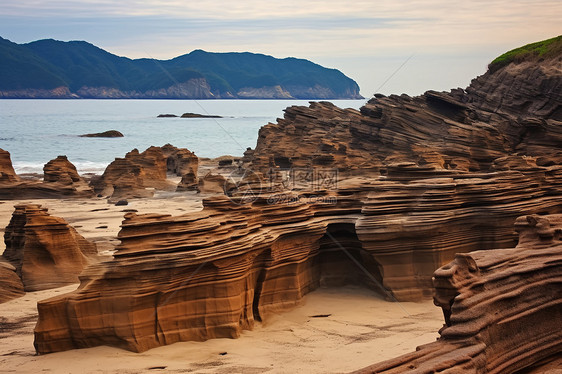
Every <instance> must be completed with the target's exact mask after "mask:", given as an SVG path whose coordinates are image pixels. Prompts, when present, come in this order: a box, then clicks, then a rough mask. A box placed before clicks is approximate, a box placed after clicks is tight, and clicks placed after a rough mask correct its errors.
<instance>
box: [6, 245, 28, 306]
mask: <svg viewBox="0 0 562 374" xmlns="http://www.w3.org/2000/svg"><path fill="white" fill-rule="evenodd" d="M24 294H25V291H24V290H23V283H22V282H21V279H20V277H19V276H18V275H17V274H16V268H15V267H14V266H13V265H12V264H10V263H9V262H7V261H6V260H5V259H4V258H3V257H2V256H0V303H4V302H6V301H9V300H12V299H15V298H18V297H20V296H23V295H24Z"/></svg>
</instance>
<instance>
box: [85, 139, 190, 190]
mask: <svg viewBox="0 0 562 374" xmlns="http://www.w3.org/2000/svg"><path fill="white" fill-rule="evenodd" d="M198 164H199V159H198V158H197V156H195V154H194V153H193V152H190V151H189V150H187V149H185V148H176V147H174V146H172V145H170V144H166V145H165V146H163V147H149V148H148V149H146V150H145V151H144V152H142V153H140V152H139V151H138V150H137V149H134V150H132V151H131V152H129V153H127V154H126V155H125V157H124V158H116V159H115V161H113V162H112V163H111V164H109V165H108V167H107V168H106V169H105V171H104V173H103V175H102V176H101V177H100V178H96V179H94V180H92V185H93V186H94V189H95V191H96V193H98V194H102V195H106V196H111V200H112V201H113V200H115V201H117V200H119V199H123V198H135V197H150V196H152V195H153V194H154V189H158V190H174V189H175V188H176V186H175V185H174V184H173V183H172V182H170V181H168V180H167V173H168V172H169V173H173V174H176V175H178V176H181V177H182V180H181V182H180V184H179V186H178V187H179V189H180V190H194V189H196V188H197V170H198ZM147 188H150V189H147Z"/></svg>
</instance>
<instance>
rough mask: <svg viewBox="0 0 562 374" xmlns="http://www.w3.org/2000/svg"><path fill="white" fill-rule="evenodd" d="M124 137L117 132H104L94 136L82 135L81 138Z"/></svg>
mask: <svg viewBox="0 0 562 374" xmlns="http://www.w3.org/2000/svg"><path fill="white" fill-rule="evenodd" d="M123 136H124V135H123V134H122V133H121V132H119V131H117V130H108V131H104V132H96V133H93V134H84V135H80V137H81V138H122V137H123Z"/></svg>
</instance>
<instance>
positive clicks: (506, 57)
mask: <svg viewBox="0 0 562 374" xmlns="http://www.w3.org/2000/svg"><path fill="white" fill-rule="evenodd" d="M556 55H562V35H559V36H557V37H554V38H551V39H547V40H543V41H540V42H536V43H531V44H527V45H524V46H523V47H519V48H515V49H513V50H511V51H509V52H506V53H504V54H503V55H501V56H499V57H498V58H496V59H495V60H494V61H492V62H491V63H490V65H488V69H489V70H490V71H491V72H493V71H496V70H498V69H500V68H502V67H504V66H507V65H509V64H510V63H512V62H522V61H525V60H529V59H532V58H536V57H538V58H548V57H553V56H556Z"/></svg>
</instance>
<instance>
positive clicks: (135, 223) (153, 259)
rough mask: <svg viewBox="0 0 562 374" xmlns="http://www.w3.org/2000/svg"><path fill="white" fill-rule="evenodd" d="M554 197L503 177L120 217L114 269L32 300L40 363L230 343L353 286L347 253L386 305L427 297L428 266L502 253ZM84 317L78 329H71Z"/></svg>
mask: <svg viewBox="0 0 562 374" xmlns="http://www.w3.org/2000/svg"><path fill="white" fill-rule="evenodd" d="M548 171H549V169H544V172H548ZM557 180H560V179H559V177H558V178H557ZM515 183H517V188H513V186H514V184H515ZM490 191H495V193H494V194H490ZM514 193H518V194H519V195H517V196H515V195H514ZM560 197H561V196H560V194H558V195H557V196H549V195H548V193H546V192H544V191H543V192H541V187H540V186H538V185H536V184H535V183H534V182H532V181H527V182H526V181H525V178H524V176H523V175H522V174H521V173H520V172H515V171H509V172H498V173H495V174H493V175H487V176H485V177H482V178H477V179H476V178H475V179H472V180H467V179H465V178H463V177H462V176H461V178H459V179H455V178H452V177H449V178H440V179H430V180H425V181H413V182H409V183H403V182H389V181H385V180H379V181H376V180H368V179H358V180H348V181H346V182H342V185H341V186H340V188H339V189H338V190H337V191H331V192H324V193H322V194H316V195H314V194H312V193H306V194H302V195H296V194H277V195H269V196H267V197H266V196H263V197H258V198H257V199H255V201H254V202H253V203H252V204H248V203H246V204H244V203H242V202H243V199H242V198H240V202H241V203H240V204H238V203H237V202H238V201H237V200H236V199H235V198H233V199H234V202H233V201H231V200H229V199H228V198H226V197H224V196H223V197H214V198H209V199H206V200H204V209H203V211H201V212H199V213H192V214H187V215H184V216H178V217H171V216H166V215H158V214H151V215H135V214H128V215H127V216H126V219H125V221H124V222H123V225H122V230H121V232H120V234H119V239H120V240H121V244H120V245H119V246H118V248H117V252H116V254H115V258H114V260H113V261H109V262H105V263H102V264H97V265H92V266H90V267H89V268H88V269H86V271H85V272H84V273H83V274H82V277H81V279H82V285H81V287H80V289H79V290H77V291H75V292H73V293H70V294H67V295H63V296H60V297H57V298H53V299H49V300H45V301H42V302H41V303H39V312H40V319H39V324H38V325H37V329H36V347H37V350H38V352H40V353H48V352H54V351H59V350H65V349H72V348H80V347H89V346H94V345H97V344H100V342H103V344H110V345H116V346H119V347H123V348H126V349H129V350H133V351H144V350H146V349H149V348H153V347H156V346H159V345H162V344H171V343H173V342H176V341H185V340H205V339H210V338H216V337H237V336H238V335H239V334H240V331H241V330H242V329H247V328H251V327H252V326H253V323H254V320H256V319H263V318H267V316H268V314H269V313H272V312H279V311H282V310H285V309H287V308H290V307H292V306H294V305H295V304H296V303H297V302H298V301H299V300H300V299H301V298H302V296H303V295H304V294H306V293H307V292H309V291H311V290H313V289H315V288H316V287H318V286H319V285H320V284H335V283H336V284H337V283H338V282H340V283H346V282H350V281H353V279H350V278H353V277H350V276H349V272H346V271H341V269H346V266H347V267H348V268H350V269H351V268H354V266H355V265H354V264H352V263H350V262H349V261H352V260H351V259H350V258H349V256H352V257H354V258H355V259H357V261H359V262H360V263H362V265H363V267H364V268H366V269H368V270H369V273H368V274H359V275H358V274H357V273H358V272H357V271H355V272H353V274H354V275H358V276H357V277H355V278H357V279H355V281H360V282H361V284H366V285H369V286H371V287H373V288H374V289H376V290H378V291H380V292H384V294H385V295H386V296H387V297H388V298H389V299H394V298H396V299H398V300H417V299H419V298H421V297H424V296H425V297H428V296H430V295H431V292H432V289H433V287H432V284H431V275H432V273H433V271H434V269H436V268H438V267H439V266H442V265H444V264H446V263H447V262H449V261H451V260H452V259H453V258H454V255H455V253H456V252H466V251H471V250H476V249H479V248H500V247H506V246H513V245H514V244H515V242H516V239H517V238H516V237H515V236H514V235H513V226H512V225H513V221H514V220H515V218H516V217H517V216H518V215H519V214H520V212H521V211H524V212H526V213H539V212H543V213H544V212H556V211H560V204H559V201H560ZM346 263H347V265H346ZM336 268H338V269H340V271H339V272H336V271H333V269H336ZM131 282H132V283H131ZM102 289H103V293H100V290H102ZM120 308H124V309H120ZM83 310H84V311H85V310H87V311H88V317H87V320H88V323H82V322H80V323H77V321H85V319H86V315H85V314H82V312H81V311H83ZM108 310H113V311H114V312H111V313H108V312H107V311H108ZM71 315H72V316H73V317H72V318H70V316H71ZM154 326H157V328H156V329H155V328H154Z"/></svg>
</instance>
